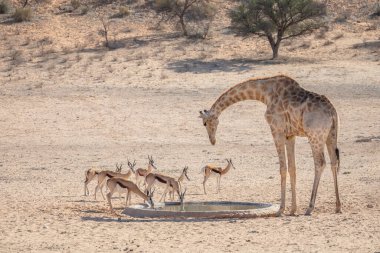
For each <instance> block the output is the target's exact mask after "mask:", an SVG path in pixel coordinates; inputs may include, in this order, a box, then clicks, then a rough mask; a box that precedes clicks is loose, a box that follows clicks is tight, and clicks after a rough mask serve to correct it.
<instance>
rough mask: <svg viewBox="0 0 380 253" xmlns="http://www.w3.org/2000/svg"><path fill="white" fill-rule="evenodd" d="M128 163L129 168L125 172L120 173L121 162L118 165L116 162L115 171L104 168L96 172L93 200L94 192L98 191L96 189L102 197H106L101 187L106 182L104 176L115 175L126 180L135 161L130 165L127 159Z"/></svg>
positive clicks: (131, 171)
mask: <svg viewBox="0 0 380 253" xmlns="http://www.w3.org/2000/svg"><path fill="white" fill-rule="evenodd" d="M128 165H131V166H130V170H129V171H128V172H127V173H125V174H123V173H121V169H122V166H123V165H122V164H120V166H118V164H116V168H117V172H113V171H110V170H105V171H101V172H99V173H98V185H97V186H96V187H95V200H96V193H97V192H98V189H100V193H101V194H102V197H103V199H106V198H105V197H104V195H103V187H104V185H105V184H106V178H114V177H117V178H122V179H124V180H127V179H128V178H129V177H130V176H131V175H132V173H134V169H133V167H134V166H135V165H136V162H134V164H133V165H132V164H131V163H130V162H129V161H128Z"/></svg>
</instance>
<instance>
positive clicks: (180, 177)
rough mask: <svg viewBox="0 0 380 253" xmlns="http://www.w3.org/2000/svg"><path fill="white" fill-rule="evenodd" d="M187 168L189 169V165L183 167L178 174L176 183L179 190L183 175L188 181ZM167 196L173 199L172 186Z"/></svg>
mask: <svg viewBox="0 0 380 253" xmlns="http://www.w3.org/2000/svg"><path fill="white" fill-rule="evenodd" d="M188 170H189V167H187V166H186V167H185V168H183V170H182V173H181V175H180V176H179V178H178V179H177V181H178V184H179V189H180V190H181V189H182V181H183V180H184V179H185V177H186V179H187V180H188V181H190V178H189V176H188V175H187V171H188ZM169 196H170V198H171V199H172V200H173V199H174V190H173V188H170V191H169Z"/></svg>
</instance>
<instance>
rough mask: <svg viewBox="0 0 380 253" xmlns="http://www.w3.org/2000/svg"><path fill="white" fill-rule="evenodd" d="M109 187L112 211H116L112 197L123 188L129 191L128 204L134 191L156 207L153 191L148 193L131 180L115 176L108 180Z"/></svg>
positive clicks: (108, 196) (108, 195) (126, 203)
mask: <svg viewBox="0 0 380 253" xmlns="http://www.w3.org/2000/svg"><path fill="white" fill-rule="evenodd" d="M107 187H108V189H109V190H110V192H109V193H107V200H108V204H109V206H110V210H111V212H112V213H115V211H114V210H113V208H112V203H111V197H112V195H113V193H114V192H115V191H119V192H120V190H121V189H123V191H124V192H127V197H126V200H125V205H126V206H127V205H128V201H129V204H130V203H131V193H132V192H133V193H135V194H137V195H138V196H140V197H141V198H143V199H144V200H145V201H146V202H147V203H148V205H149V206H150V207H154V203H153V199H152V197H153V192H147V194H145V193H143V192H142V191H141V190H140V189H139V188H138V187H137V185H136V184H135V183H133V182H131V181H128V180H124V179H122V178H117V177H114V178H110V179H108V180H107Z"/></svg>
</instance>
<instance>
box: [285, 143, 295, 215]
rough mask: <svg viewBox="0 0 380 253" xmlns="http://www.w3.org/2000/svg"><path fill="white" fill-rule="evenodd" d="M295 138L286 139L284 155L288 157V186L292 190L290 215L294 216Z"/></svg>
mask: <svg viewBox="0 0 380 253" xmlns="http://www.w3.org/2000/svg"><path fill="white" fill-rule="evenodd" d="M294 146H295V137H294V136H292V137H288V138H287V139H286V154H287V157H288V171H289V175H290V185H291V188H292V209H291V210H290V215H295V214H296V212H297V197H296V159H295V153H294Z"/></svg>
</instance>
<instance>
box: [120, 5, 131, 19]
mask: <svg viewBox="0 0 380 253" xmlns="http://www.w3.org/2000/svg"><path fill="white" fill-rule="evenodd" d="M129 12H130V11H129V8H128V7H127V6H120V7H119V12H118V14H117V15H118V17H120V18H123V17H126V16H128V15H129Z"/></svg>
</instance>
